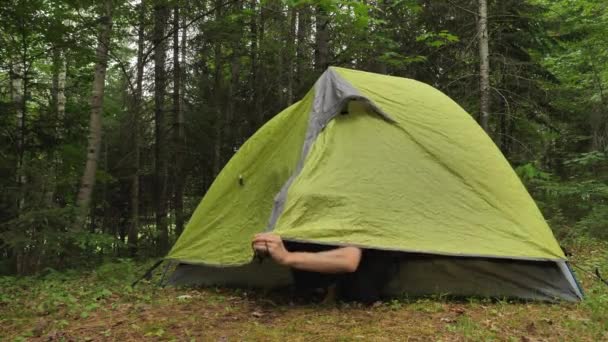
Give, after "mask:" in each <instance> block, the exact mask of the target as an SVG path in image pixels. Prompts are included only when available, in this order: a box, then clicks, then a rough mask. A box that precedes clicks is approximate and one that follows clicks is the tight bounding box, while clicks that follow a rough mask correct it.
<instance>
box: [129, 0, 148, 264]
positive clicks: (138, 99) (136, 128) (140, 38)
mask: <svg viewBox="0 0 608 342" xmlns="http://www.w3.org/2000/svg"><path fill="white" fill-rule="evenodd" d="M145 20H146V5H145V2H144V1H142V2H141V3H140V4H139V23H138V25H139V26H138V29H137V75H136V76H135V78H136V80H135V84H136V85H135V86H136V88H135V94H133V108H132V110H131V115H132V119H131V120H132V124H133V132H132V139H133V140H132V143H133V174H132V176H131V224H130V226H129V232H128V234H127V241H128V246H129V255H130V256H132V257H133V256H135V255H136V254H137V240H138V234H139V172H140V170H139V168H140V158H141V157H140V148H139V136H140V116H141V112H142V93H143V79H144V43H145V26H144V25H145Z"/></svg>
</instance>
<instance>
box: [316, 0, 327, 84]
mask: <svg viewBox="0 0 608 342" xmlns="http://www.w3.org/2000/svg"><path fill="white" fill-rule="evenodd" d="M328 23H329V18H328V14H327V11H326V10H325V8H323V6H322V5H317V10H316V13H315V27H316V35H315V69H316V71H317V72H323V71H325V69H327V67H328V66H329V32H328V31H327V24H328Z"/></svg>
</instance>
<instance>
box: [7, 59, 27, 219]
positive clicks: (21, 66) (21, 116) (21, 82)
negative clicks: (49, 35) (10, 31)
mask: <svg viewBox="0 0 608 342" xmlns="http://www.w3.org/2000/svg"><path fill="white" fill-rule="evenodd" d="M21 53H26V51H25V49H23V51H21ZM24 60H25V57H23V56H22V58H21V59H20V60H17V61H15V63H14V64H13V65H12V70H11V97H12V101H13V107H14V108H15V113H16V118H17V125H18V132H19V133H18V136H17V163H16V165H15V183H16V184H17V189H19V191H18V196H17V203H16V204H17V214H18V215H19V214H20V213H21V209H22V208H23V206H24V203H25V197H24V195H25V194H24V193H23V192H24V189H23V187H24V185H25V173H24V172H25V171H24V170H23V169H24V165H23V164H24V154H25V128H26V127H25V117H26V108H27V106H26V102H25V101H26V96H25V91H26V89H27V86H26V81H25V78H26V75H25V70H26V69H25V66H26V64H25V62H24Z"/></svg>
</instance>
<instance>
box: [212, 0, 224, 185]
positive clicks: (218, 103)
mask: <svg viewBox="0 0 608 342" xmlns="http://www.w3.org/2000/svg"><path fill="white" fill-rule="evenodd" d="M219 4H220V0H216V1H215V6H216V8H215V20H216V21H218V22H219V20H220V18H221V17H222V10H221V7H220V6H218V5H219ZM213 51H214V52H213V53H214V62H213V64H214V67H215V70H214V76H213V78H214V81H215V84H214V86H213V91H214V93H215V96H214V110H215V126H214V128H215V142H214V145H213V176H214V177H215V176H217V175H218V174H219V173H220V167H221V165H220V164H221V157H222V141H223V134H222V133H223V132H222V129H223V125H224V116H223V115H222V114H223V113H222V103H223V101H222V98H223V96H222V94H223V90H222V43H221V42H220V41H219V40H215V42H214V48H213Z"/></svg>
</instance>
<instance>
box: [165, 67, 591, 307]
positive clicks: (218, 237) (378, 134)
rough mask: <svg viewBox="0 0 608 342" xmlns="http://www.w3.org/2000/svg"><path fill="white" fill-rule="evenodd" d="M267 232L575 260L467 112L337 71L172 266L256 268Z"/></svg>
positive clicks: (249, 163) (411, 88) (202, 218)
mask: <svg viewBox="0 0 608 342" xmlns="http://www.w3.org/2000/svg"><path fill="white" fill-rule="evenodd" d="M265 230H268V231H274V232H275V233H277V234H279V235H281V236H282V237H283V238H284V239H287V240H293V241H306V242H314V243H320V244H331V245H355V246H361V247H365V248H375V249H382V250H395V251H403V252H408V253H422V254H427V255H435V256H453V257H473V258H484V259H488V258H490V259H492V258H496V259H506V260H524V261H545V262H551V263H552V264H555V265H560V264H561V263H564V262H565V260H566V258H565V256H564V254H563V252H562V250H561V248H560V247H559V245H558V243H557V241H556V240H555V238H554V236H553V234H552V232H551V230H550V228H549V227H548V225H547V224H546V222H545V220H544V218H543V217H542V215H541V213H540V211H539V210H538V208H537V207H536V204H535V203H534V201H533V200H532V198H531V197H530V196H529V194H528V193H527V191H526V189H525V187H524V186H523V185H522V183H521V181H520V180H519V178H518V177H517V175H516V174H515V172H514V171H513V169H512V168H511V167H510V165H509V163H508V162H507V160H506V159H505V158H504V156H503V155H502V154H501V153H500V151H499V150H498V148H497V147H496V146H495V145H494V143H493V142H492V140H491V139H490V138H489V137H488V136H487V135H486V134H485V132H484V131H483V130H482V129H481V128H480V127H479V126H478V125H477V123H476V122H475V121H474V120H473V118H472V117H471V116H470V115H469V114H468V113H466V112H465V111H464V110H463V109H462V108H461V107H460V106H459V105H458V104H456V103H455V102H454V101H452V100H451V99H450V98H449V97H447V96H446V95H444V94H443V93H441V92H440V91H438V90H437V89H435V88H433V87H431V86H429V85H426V84H423V83H420V82H417V81H414V80H410V79H405V78H399V77H391V76H386V75H378V74H373V73H367V72H361V71H355V70H349V69H342V68H333V67H332V68H329V69H328V70H327V71H326V72H325V73H324V74H323V75H322V76H321V78H320V79H319V80H318V81H317V82H316V84H315V86H314V88H313V89H312V90H311V91H310V92H309V93H308V94H307V95H306V96H305V97H304V98H303V99H302V100H301V101H299V102H298V103H296V104H294V105H292V106H291V107H289V108H287V109H285V110H284V111H283V112H281V113H279V114H278V115H277V116H276V117H275V118H273V119H272V120H271V121H269V122H268V123H267V124H266V125H264V126H263V127H262V128H261V129H260V130H259V131H258V132H257V133H256V134H255V135H254V136H252V137H251V138H250V139H249V140H248V141H247V142H246V143H245V144H244V145H243V146H242V147H241V148H240V149H239V151H238V152H237V153H236V154H235V155H234V157H233V158H232V159H231V160H230V161H229V163H228V164H227V165H226V167H225V168H224V169H223V170H222V172H221V173H220V174H219V175H218V177H217V179H216V180H215V182H214V183H213V185H212V186H211V188H210V189H209V191H208V192H207V194H206V195H205V197H204V198H203V200H202V202H201V203H200V205H199V206H198V208H197V209H196V211H195V212H194V214H193V216H192V218H191V220H190V221H189V223H188V225H187V227H186V229H185V230H184V232H183V234H182V235H181V236H180V238H179V239H178V241H177V242H176V244H175V245H174V247H173V249H172V250H171V251H170V253H169V254H168V256H167V259H170V260H175V261H179V262H181V263H187V264H194V265H206V266H221V267H229V266H234V267H236V266H243V265H247V264H249V263H250V262H251V261H252V257H253V251H252V249H251V242H250V241H251V237H252V236H253V235H254V234H255V233H258V232H262V231H265ZM557 269H560V270H563V267H557ZM562 273H563V278H564V279H565V280H566V284H569V286H571V287H572V289H569V291H571V292H573V293H574V294H575V295H574V296H571V297H574V298H576V297H580V291H579V290H578V288H577V286H576V285H575V284H573V281H572V280H570V278H572V277H571V274H570V273H569V271H562ZM572 279H573V278H572ZM482 292H483V291H482ZM564 297H565V296H564Z"/></svg>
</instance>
